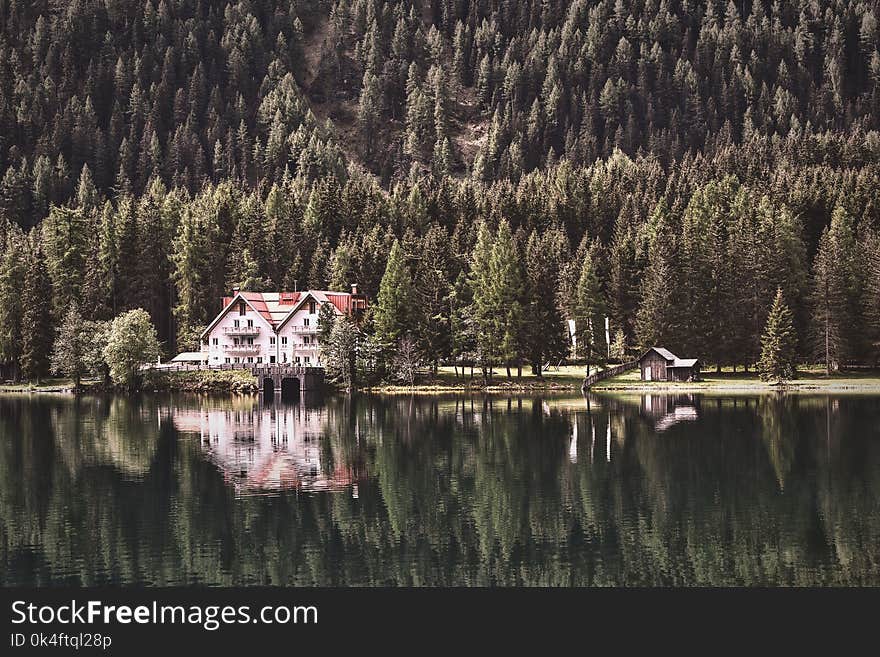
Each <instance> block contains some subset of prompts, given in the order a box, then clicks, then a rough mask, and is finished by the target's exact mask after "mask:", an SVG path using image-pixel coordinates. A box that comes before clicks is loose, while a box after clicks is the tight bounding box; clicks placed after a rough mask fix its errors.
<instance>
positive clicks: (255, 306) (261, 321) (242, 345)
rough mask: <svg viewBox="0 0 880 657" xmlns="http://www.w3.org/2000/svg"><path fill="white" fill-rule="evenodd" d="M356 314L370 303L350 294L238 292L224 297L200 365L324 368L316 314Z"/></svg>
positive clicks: (206, 338)
mask: <svg viewBox="0 0 880 657" xmlns="http://www.w3.org/2000/svg"><path fill="white" fill-rule="evenodd" d="M328 303H329V304H330V305H331V306H330V307H331V308H333V311H334V312H335V313H336V315H343V314H347V315H357V314H358V313H360V312H362V311H363V310H364V309H365V308H366V299H365V298H364V296H363V295H361V294H358V292H357V285H352V286H351V292H332V291H327V290H305V291H302V292H239V291H238V290H237V289H235V288H234V289H233V294H232V296H230V297H224V298H223V310H221V311H220V314H219V315H217V317H216V318H215V319H214V321H213V322H211V324H210V325H209V326H208V328H206V329H205V331H204V332H203V333H202V335H201V352H200V354H201V358H200V360H201V362H202V363H206V364H208V365H223V364H227V365H228V364H242V363H244V364H249V365H251V364H252V365H258V364H270V363H288V364H294V365H303V366H311V367H320V366H321V365H322V363H321V351H320V348H319V347H320V345H319V344H318V312H319V311H320V308H321V306H323V305H324V304H328Z"/></svg>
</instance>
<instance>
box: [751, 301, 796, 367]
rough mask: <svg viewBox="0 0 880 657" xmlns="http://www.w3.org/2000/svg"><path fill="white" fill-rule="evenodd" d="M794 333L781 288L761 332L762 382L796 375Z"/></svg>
mask: <svg viewBox="0 0 880 657" xmlns="http://www.w3.org/2000/svg"><path fill="white" fill-rule="evenodd" d="M796 347H797V335H796V334H795V330H794V316H793V315H792V312H791V310H790V309H789V307H788V305H787V304H786V303H785V297H784V296H783V294H782V288H779V289H778V290H776V299H775V300H774V301H773V306H772V307H771V308H770V315H769V316H768V317H767V325H766V327H765V328H764V333H763V334H762V335H761V359H760V361H759V362H758V371H759V372H760V375H761V379H762V380H764V381H771V380H776V381H785V380H788V379H793V378H794V377H795V349H796Z"/></svg>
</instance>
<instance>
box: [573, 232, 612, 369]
mask: <svg viewBox="0 0 880 657" xmlns="http://www.w3.org/2000/svg"><path fill="white" fill-rule="evenodd" d="M600 248H601V246H600V244H599V242H593V243H592V244H591V245H590V248H589V250H588V251H587V253H586V255H585V256H584V260H583V262H582V263H581V270H580V276H579V277H578V282H577V288H576V291H575V301H574V310H575V314H574V317H573V318H572V319H574V321H575V327H576V328H575V331H576V335H577V342H578V349H579V350H580V353H581V355H582V357H583V358H586V359H587V362H588V363H589V362H591V361H593V362H595V361H598V362H605V360H606V358H607V354H608V345H607V343H606V341H605V317H606V315H607V305H606V303H605V295H604V293H603V291H602V284H601V280H600V277H599V272H600V264H601V263H600V261H599V258H600Z"/></svg>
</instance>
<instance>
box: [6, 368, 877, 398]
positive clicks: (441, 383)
mask: <svg viewBox="0 0 880 657" xmlns="http://www.w3.org/2000/svg"><path fill="white" fill-rule="evenodd" d="M554 379H555V380H554ZM355 391H356V392H359V393H364V394H379V395H400V394H409V395H444V394H450V393H458V394H499V393H502V394H503V393H507V394H523V395H527V394H535V393H550V394H557V393H577V394H581V392H582V390H581V381H579V380H577V379H574V377H572V376H565V377H558V378H557V377H553V376H550V377H546V378H543V379H535V378H529V379H527V380H516V379H513V380H510V381H508V380H506V379H500V380H496V381H493V382H492V383H490V384H489V385H484V384H483V383H482V382H481V381H480V380H479V379H474V380H468V381H467V382H456V381H450V380H443V379H440V380H437V379H434V380H431V381H427V382H423V383H418V384H416V385H414V386H408V385H400V384H378V385H369V386H363V387H358V388H357V389H356V390H355ZM144 392H146V393H153V392H193V393H217V394H259V392H260V390H259V388H258V387H257V385H256V383H255V382H253V381H252V380H251V379H250V377H245V376H243V375H241V374H240V373H227V372H223V373H220V372H218V373H210V374H208V373H195V372H181V373H175V374H173V375H170V376H169V375H163V376H162V377H161V378H159V379H157V380H153V381H149V382H147V383H146V384H145V385H144V386H143V388H142V389H141V390H140V391H137V392H135V393H134V394H140V393H144ZM326 392H329V393H331V394H332V393H340V394H345V391H342V390H338V389H336V388H334V386H332V385H328V386H327V388H326ZM589 392H594V393H607V392H611V393H615V392H616V393H640V394H650V393H658V394H676V393H684V394H688V393H788V392H792V393H794V392H815V393H833V392H850V393H853V392H855V393H858V392H862V393H871V394H880V372H876V371H872V372H870V373H851V372H847V373H842V374H837V375H832V376H831V377H826V376H825V375H824V374H823V375H817V374H815V373H813V372H804V373H803V376H802V377H801V378H800V379H795V380H792V381H786V382H784V383H780V382H775V383H774V382H765V381H761V380H760V379H758V377H757V376H751V375H748V376H743V375H725V374H721V375H717V374H716V375H714V376H712V375H709V376H707V377H706V378H705V379H704V380H703V381H695V382H665V381H651V382H646V381H641V380H640V379H636V378H633V377H631V375H621V376H620V377H615V378H612V379H608V380H606V381H601V382H599V383H596V384H595V385H593V386H592V387H590V388H589ZM0 394H66V395H81V394H131V393H126V392H125V391H120V390H114V389H112V388H108V387H106V386H104V385H102V384H100V383H98V382H95V381H85V382H83V384H81V385H80V387H79V389H75V388H74V386H73V385H72V381H69V380H56V381H52V380H49V381H46V382H44V383H43V384H42V385H37V386H32V385H29V384H24V383H18V384H12V383H9V384H0Z"/></svg>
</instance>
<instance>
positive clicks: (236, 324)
mask: <svg viewBox="0 0 880 657" xmlns="http://www.w3.org/2000/svg"><path fill="white" fill-rule="evenodd" d="M232 326H234V327H235V328H238V320H237V319H233V320H232Z"/></svg>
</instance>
